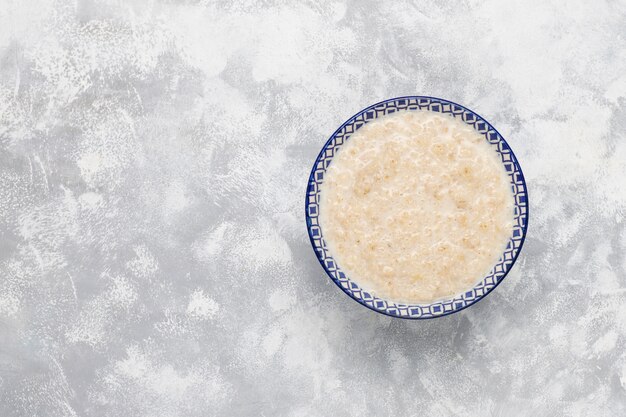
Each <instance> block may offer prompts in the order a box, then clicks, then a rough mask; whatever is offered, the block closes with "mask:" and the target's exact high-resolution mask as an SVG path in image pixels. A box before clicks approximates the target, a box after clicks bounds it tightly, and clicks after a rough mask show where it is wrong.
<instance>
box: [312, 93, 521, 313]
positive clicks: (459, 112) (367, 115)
mask: <svg viewBox="0 0 626 417" xmlns="http://www.w3.org/2000/svg"><path fill="white" fill-rule="evenodd" d="M411 110H422V111H423V110H427V111H432V112H436V113H442V114H447V115H450V116H451V117H456V118H458V119H460V120H462V121H463V122H465V123H467V124H468V125H470V126H472V127H473V128H474V129H475V130H476V131H477V132H479V133H480V134H482V135H483V136H484V137H485V140H486V141H487V142H488V143H489V144H491V145H492V146H493V147H494V150H495V151H497V153H498V155H499V156H500V159H501V160H502V164H503V165H504V167H505V169H506V171H507V172H508V175H509V180H510V182H511V188H512V190H513V194H514V196H515V220H514V223H513V234H512V236H511V238H510V240H509V242H508V245H507V248H506V250H505V252H504V253H503V254H502V256H501V257H500V259H499V260H498V262H497V263H496V264H495V265H494V267H493V268H492V269H491V271H490V272H489V273H488V274H487V275H486V276H485V277H484V278H483V279H481V280H480V281H479V282H478V283H477V284H476V285H475V286H474V287H473V288H471V289H469V290H467V291H466V292H464V293H461V294H458V295H456V296H454V297H452V298H447V299H440V300H437V301H434V302H432V303H428V304H399V303H396V302H393V301H390V300H384V299H381V298H378V297H375V296H374V295H372V294H370V293H369V292H367V291H366V290H364V289H362V288H361V287H360V286H359V284H358V283H357V282H355V281H353V280H351V279H350V277H348V276H347V275H346V274H345V273H344V271H342V269H341V266H340V265H338V264H337V262H336V261H335V259H334V258H333V254H332V253H330V252H329V250H328V247H327V245H326V242H325V240H324V231H323V230H322V228H321V227H320V224H319V201H320V186H321V185H322V183H323V182H324V176H325V174H326V170H327V169H328V167H329V165H330V164H331V163H332V160H333V156H334V155H335V154H336V153H337V151H338V150H339V148H341V147H342V146H343V145H344V144H345V143H346V142H347V141H349V140H350V136H351V135H352V134H353V133H354V132H355V131H356V130H357V129H359V128H360V127H361V126H363V125H364V124H366V123H369V122H371V121H373V120H375V119H376V118H378V117H382V116H384V115H387V114H391V113H395V112H397V111H411ZM305 206H306V223H307V229H308V232H309V238H310V239H311V245H313V249H314V250H315V253H316V255H317V259H318V260H319V261H320V263H321V264H322V267H323V268H324V270H325V271H326V273H327V274H328V276H329V277H330V279H332V280H333V282H334V283H335V284H337V286H338V287H339V288H341V289H342V290H343V292H345V293H346V294H348V295H349V296H350V297H352V298H353V299H354V300H356V301H357V302H359V303H360V304H362V305H364V306H365V307H368V308H370V309H372V310H374V311H376V312H378V313H382V314H386V315H388V316H393V317H400V318H406V319H430V318H434V317H442V316H446V315H448V314H452V313H455V312H457V311H460V310H463V309H464V308H466V307H469V306H471V305H472V304H474V303H476V302H478V301H479V300H481V299H482V298H483V297H485V296H486V295H487V294H489V293H490V292H491V291H492V290H493V289H494V288H495V287H496V286H498V284H500V282H502V280H503V279H504V277H505V276H506V275H507V273H508V272H509V270H510V269H511V267H512V266H513V264H514V263H515V260H516V259H517V256H518V255H519V253H520V251H521V249H522V245H523V244H524V239H525V237H526V228H527V224H528V199H527V191H526V182H525V181H524V175H523V174H522V169H521V168H520V166H519V163H518V162H517V158H516V157H515V155H514V154H513V151H512V150H511V148H509V146H508V144H507V143H506V141H505V140H504V138H503V137H502V136H501V135H500V133H498V131H497V130H496V129H495V128H494V127H493V126H491V125H490V124H489V123H488V122H487V121H486V120H484V119H483V118H482V117H480V116H479V115H478V114H476V113H474V112H473V111H471V110H469V109H467V108H465V107H463V106H461V105H459V104H456V103H453V102H451V101H447V100H443V99H440V98H435V97H424V96H407V97H398V98H392V99H389V100H385V101H381V102H380V103H376V104H374V105H372V106H370V107H368V108H366V109H363V110H361V111H360V112H358V113H357V114H355V115H354V116H352V117H351V118H350V119H349V120H348V121H347V122H345V123H344V124H343V125H341V127H340V128H339V129H337V131H335V133H333V134H332V136H331V137H330V139H328V141H327V142H326V144H325V145H324V147H323V148H322V150H321V151H320V153H319V155H318V156H317V159H316V160H315V164H313V169H312V170H311V175H310V176H309V183H308V187H307V193H306V204H305Z"/></svg>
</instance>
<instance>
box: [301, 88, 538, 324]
mask: <svg viewBox="0 0 626 417" xmlns="http://www.w3.org/2000/svg"><path fill="white" fill-rule="evenodd" d="M424 99H426V100H436V101H438V102H439V103H441V104H450V105H453V106H457V107H460V108H461V109H463V111H464V112H467V113H469V114H472V115H473V116H474V117H476V118H477V119H476V120H475V123H476V122H478V121H479V120H480V121H482V122H484V123H485V124H486V126H487V127H488V129H487V131H489V130H490V129H492V130H493V131H494V132H495V133H496V134H497V137H498V138H499V141H501V142H503V143H504V144H505V145H506V146H507V148H508V150H509V152H510V153H511V156H512V161H511V162H512V163H513V164H514V166H515V168H516V170H517V171H518V172H519V179H520V182H521V184H522V185H523V188H524V195H525V202H524V207H525V213H524V215H523V217H524V224H523V226H522V227H521V229H522V236H521V239H520V243H519V247H518V248H517V251H516V253H515V256H514V257H513V258H512V260H511V263H510V265H509V266H508V268H507V269H506V270H505V271H504V274H503V275H502V277H501V278H500V279H499V280H497V281H496V282H495V284H494V285H493V286H492V287H491V288H489V289H487V290H486V291H485V292H484V293H483V294H482V295H479V296H478V297H476V298H474V299H473V300H471V302H469V303H466V304H465V305H463V306H461V307H457V308H454V307H453V308H452V310H450V311H443V312H442V313H441V314H436V315H435V314H431V315H427V316H421V315H420V316H403V315H400V314H392V313H390V312H388V311H387V310H379V309H377V308H375V307H373V305H372V306H370V305H368V304H367V303H366V301H365V300H364V299H362V298H357V297H356V296H354V295H353V294H352V293H351V292H350V291H349V290H348V289H347V288H344V287H343V286H342V285H341V284H340V283H339V281H338V280H337V279H336V278H335V277H333V275H332V274H331V271H329V269H328V267H327V265H326V264H325V262H324V258H323V257H322V255H321V254H320V253H319V252H318V251H317V250H316V245H315V242H314V237H313V235H312V233H311V216H310V214H309V205H310V204H311V203H310V202H309V195H310V190H311V187H312V183H315V178H314V174H315V172H316V171H317V168H318V164H319V163H320V161H321V160H322V158H323V155H324V153H325V151H326V150H327V148H328V146H329V145H330V144H331V143H332V141H333V140H334V139H335V138H336V136H337V135H338V134H339V133H340V132H341V131H342V130H343V129H344V128H345V127H346V126H347V125H349V124H352V123H354V122H355V120H356V118H357V117H359V116H360V115H362V114H365V113H366V112H367V111H370V110H372V109H375V108H376V107H378V106H381V105H384V104H386V103H389V102H396V101H398V100H407V101H410V100H416V101H418V102H419V100H424ZM404 111H412V110H408V109H407V110H404ZM427 111H431V110H427ZM384 115H387V113H385V114H384ZM384 115H383V116H384ZM455 117H456V116H455ZM376 118H378V116H376V117H375V118H374V119H373V120H375V119H376ZM464 123H465V122H464ZM475 123H474V124H475ZM359 127H361V126H359ZM356 130H358V128H357V129H355V131H354V132H356ZM475 130H476V129H475ZM354 132H352V133H351V135H352V134H354ZM479 133H480V132H479ZM304 211H305V221H306V228H307V234H308V236H309V241H310V243H311V247H312V249H313V252H314V253H315V257H316V258H317V260H318V262H319V263H320V265H321V266H322V268H323V269H324V272H325V273H326V275H327V276H328V278H330V280H331V281H332V282H333V283H334V284H335V285H336V286H337V287H339V288H340V289H341V291H342V292H344V293H345V294H346V295H347V296H348V297H349V298H351V299H352V300H354V301H355V302H357V303H359V304H360V305H362V306H364V307H366V308H368V309H370V310H372V311H375V312H376V313H378V314H383V315H385V316H389V317H394V318H401V319H406V320H430V319H435V318H440V317H445V316H449V315H451V314H454V313H458V312H459V311H462V310H465V309H466V308H468V307H471V306H473V305H475V304H476V303H478V302H479V301H481V300H482V299H484V298H485V297H487V295H489V294H490V293H491V292H492V291H493V290H494V289H495V288H496V287H497V286H498V285H500V283H502V281H504V279H505V278H506V277H507V275H508V274H509V272H510V271H511V269H512V268H513V266H514V265H515V263H516V261H517V259H518V257H519V255H520V253H521V252H522V248H523V246H524V242H525V241H526V234H527V231H528V222H529V219H530V204H529V199H528V187H527V184H526V179H525V177H524V173H523V171H522V167H521V165H520V164H519V160H518V159H517V156H516V155H515V153H514V152H513V149H511V147H510V146H509V144H508V142H507V141H506V139H505V138H504V137H503V136H502V135H501V134H500V132H499V131H498V130H497V129H496V128H495V127H494V126H493V125H492V124H491V123H489V122H488V121H487V120H486V119H485V118H484V117H482V116H481V115H480V114H478V113H476V112H475V111H474V110H471V109H469V108H467V107H465V106H463V105H461V104H458V103H456V102H454V101H450V100H447V99H442V98H439V97H433V96H421V95H419V96H399V97H393V98H389V99H385V100H382V101H379V102H377V103H374V104H372V105H370V106H367V107H365V108H363V109H362V110H359V111H358V112H356V113H355V114H353V115H352V116H350V117H349V118H348V119H347V120H346V121H345V122H344V123H342V124H341V126H339V128H337V129H336V130H335V131H334V132H333V133H332V135H330V137H329V138H328V139H327V140H326V142H325V143H324V145H323V146H322V148H321V149H320V152H319V153H318V155H317V157H316V158H315V162H314V163H313V167H312V168H311V172H310V174H309V177H308V180H307V185H306V193H305V198H304ZM520 217H522V215H520ZM320 230H321V228H320ZM321 237H322V235H320V238H321ZM333 260H334V258H333ZM335 262H336V261H335ZM499 263H500V262H499V261H498V263H496V264H495V265H494V267H495V266H497V265H498V264H499ZM347 278H348V280H350V278H349V277H347ZM482 279H485V277H483V278H482ZM350 281H351V282H354V281H352V280H350ZM480 282H482V280H481V281H478V283H480ZM357 285H358V283H357ZM476 285H477V284H474V286H472V287H471V289H474V288H475V287H476ZM468 289H469V288H468ZM465 291H467V290H465ZM460 294H463V292H461V293H460ZM458 295H459V294H455V295H453V296H452V299H454V297H456V296H458ZM379 299H380V300H383V301H385V302H387V303H393V304H394V305H407V306H408V307H409V308H410V307H411V306H412V305H414V306H420V307H421V306H433V305H435V304H437V303H441V302H442V301H443V300H446V299H448V298H445V299H443V300H442V299H437V300H434V301H431V302H429V303H421V304H410V303H407V304H404V303H398V302H395V301H392V300H388V299H385V298H379Z"/></svg>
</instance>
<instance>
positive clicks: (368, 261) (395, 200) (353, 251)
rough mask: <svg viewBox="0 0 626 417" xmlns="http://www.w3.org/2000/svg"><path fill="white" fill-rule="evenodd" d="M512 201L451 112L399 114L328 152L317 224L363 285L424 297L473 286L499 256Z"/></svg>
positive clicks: (386, 294) (399, 297)
mask: <svg viewBox="0 0 626 417" xmlns="http://www.w3.org/2000/svg"><path fill="white" fill-rule="evenodd" d="M514 204H515V201H514V195H513V192H512V190H511V182H510V179H509V177H508V174H507V172H506V170H505V168H504V166H503V164H502V161H501V160H500V158H499V155H498V153H497V152H496V150H495V149H494V147H493V146H492V145H490V144H489V142H487V141H486V140H485V137H484V135H481V134H480V133H479V132H477V131H476V130H475V129H473V128H472V127H471V126H468V125H467V124H466V123H464V122H463V121H461V120H458V119H456V118H455V117H452V116H451V115H447V114H439V113H434V112H430V111H421V110H418V111H400V112H396V113H393V114H390V115H385V116H382V117H378V118H376V119H375V120H373V121H370V122H368V123H366V124H365V125H363V126H362V127H360V128H359V129H358V130H357V131H356V132H355V133H354V134H352V136H351V137H350V139H349V140H348V141H347V142H346V143H345V144H344V145H343V146H342V148H341V149H340V150H339V151H338V152H337V154H335V155H334V157H333V159H332V163H331V164H330V165H329V166H328V168H327V170H326V174H325V176H324V181H323V183H322V184H321V186H320V201H319V226H320V228H321V229H322V230H323V231H324V239H325V241H326V245H327V246H328V250H329V252H330V253H332V254H333V257H334V260H335V261H336V263H337V265H339V266H340V267H341V269H342V270H343V271H344V272H345V274H347V275H348V276H349V277H350V279H351V280H352V281H354V282H356V283H358V284H359V286H360V287H361V288H363V289H365V290H367V291H370V292H371V293H372V294H373V295H375V296H376V297H379V298H382V299H386V300H393V301H394V302H398V303H428V302H433V301H435V300H438V299H442V298H445V297H451V296H454V295H455V294H458V293H460V292H462V291H464V290H466V289H468V288H471V287H472V286H473V285H474V284H476V282H477V281H479V280H480V279H482V278H483V277H484V276H485V275H486V274H487V273H488V272H489V270H490V269H491V268H492V267H493V266H494V264H496V263H497V261H498V259H499V258H500V256H501V255H502V253H503V252H504V251H505V249H506V246H507V243H508V242H509V239H510V237H511V235H512V231H513V222H514Z"/></svg>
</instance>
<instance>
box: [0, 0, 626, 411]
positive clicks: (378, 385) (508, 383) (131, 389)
mask: <svg viewBox="0 0 626 417" xmlns="http://www.w3.org/2000/svg"><path fill="white" fill-rule="evenodd" d="M624 27H626V3H624V2H623V1H608V0H600V1H594V2H589V1H587V2H585V1H581V0H574V1H568V2H565V1H561V0H558V1H557V0H554V1H548V2H546V1H539V0H531V1H527V2H498V1H493V0H489V1H468V2H452V1H450V2H448V1H444V2H441V1H426V2H409V1H399V2H394V3H393V5H391V4H389V2H373V1H358V2H357V1H351V2H334V1H325V0H322V1H318V2H312V1H302V2H288V1H280V0H279V1H273V0H271V1H252V2H247V3H245V4H244V3H236V2H227V1H193V0H190V1H164V0H146V1H125V2H119V1H112V0H97V1H96V0H77V1H75V0H22V1H16V0H5V1H4V3H3V4H1V5H0V415H2V416H7V417H14V416H15V417H17V416H19V417H32V416H36V417H47V416H55V417H69V416H72V417H73V416H80V417H95V416H98V417H100V416H103V417H117V416H128V415H132V416H136V417H148V416H149V417H153V416H165V417H175V416H185V417H193V416H203V417H204V416H223V415H228V416H250V415H258V416H307V417H311V416H313V417H314V416H330V415H333V416H339V417H340V416H353V415H355V416H356V415H418V414H419V415H445V416H452V415H463V416H509V415H516V416H561V415H562V416H619V415H626V354H625V353H624V351H625V349H624V348H625V347H626V256H624V255H623V254H624V253H625V252H626V228H625V226H624V224H625V223H624V222H625V221H626V214H625V211H624V208H625V207H626V191H625V188H624V186H623V184H624V181H623V178H624V174H625V172H626V133H625V132H626V77H625V76H624V74H625V69H626V40H625V38H624ZM404 94H424V95H434V96H440V97H443V98H447V99H450V100H453V101H456V102H460V103H463V104H465V105H467V106H469V107H470V108H472V109H474V110H476V111H477V112H478V113H480V114H481V115H483V116H484V117H486V118H487V119H488V120H489V121H491V122H492V123H493V124H494V125H495V126H496V127H497V128H498V129H499V130H500V132H501V133H502V134H503V135H504V136H505V137H506V138H507V139H508V141H509V142H510V144H511V146H512V147H513V149H514V151H515V152H516V154H517V155H518V157H519V159H520V160H521V162H522V165H523V169H524V173H525V174H526V178H527V181H528V185H529V194H530V204H531V213H530V229H529V232H528V239H527V242H526V245H525V247H524V250H523V253H522V255H521V257H520V259H519V262H518V264H517V265H516V266H515V268H514V269H513V271H512V272H511V274H510V275H509V277H508V278H507V279H506V280H505V282H504V283H503V284H502V285H501V286H500V287H498V289H497V290H496V291H495V292H494V293H493V294H491V295H489V296H488V297H487V298H486V299H485V300H484V301H481V302H480V303H479V304H477V305H476V306H473V307H472V308H470V309H468V310H465V311H463V312H461V313H459V314H455V315H453V316H450V317H447V318H442V319H437V320H432V321H427V322H406V321H400V320H395V319H391V318H388V317H383V316H379V315H376V314H375V313H373V312H371V311H369V310H367V309H364V308H363V307H361V306H359V305H357V304H356V303H354V302H352V301H350V300H349V299H348V298H347V297H346V296H345V295H344V294H342V293H341V292H340V291H339V290H338V289H337V288H336V287H335V286H334V285H333V284H332V283H331V282H330V281H329V280H328V279H327V278H326V277H325V276H324V274H323V272H322V270H321V268H320V267H319V265H318V264H317V261H316V260H315V257H314V254H313V252H312V250H311V249H310V247H309V242H308V237H307V236H306V231H305V227H304V220H303V217H304V213H303V206H304V204H303V198H304V189H305V184H306V179H307V176H308V172H309V169H310V166H311V164H312V162H313V160H314V158H315V156H316V154H317V152H318V150H319V148H320V147H321V145H322V144H323V143H324V141H325V140H326V138H327V137H328V135H330V134H331V133H332V131H334V129H336V128H337V126H339V125H340V124H341V123H342V122H343V121H344V120H346V119H347V118H348V117H349V116H351V115H352V114H354V113H355V112H356V111H358V110H359V109H361V108H362V107H364V106H366V105H369V104H371V103H374V102H376V101H379V100H382V99H385V98H389V97H393V96H398V95H404Z"/></svg>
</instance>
